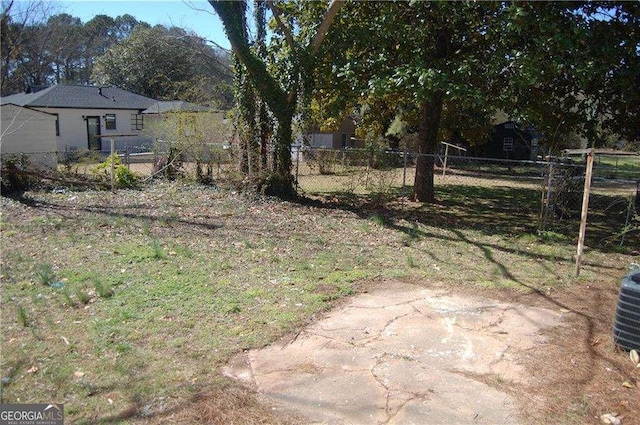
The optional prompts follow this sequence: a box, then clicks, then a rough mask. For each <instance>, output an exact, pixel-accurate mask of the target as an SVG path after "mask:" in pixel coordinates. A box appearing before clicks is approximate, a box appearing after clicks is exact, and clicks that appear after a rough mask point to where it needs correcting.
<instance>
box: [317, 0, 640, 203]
mask: <svg viewBox="0 0 640 425" xmlns="http://www.w3.org/2000/svg"><path fill="white" fill-rule="evenodd" d="M603 14H606V16H605V17H603V16H602V15H603ZM323 49H327V50H328V51H331V52H332V53H333V55H324V56H323V57H324V58H327V57H331V58H332V59H331V60H327V61H325V62H323V63H322V64H320V65H319V66H318V67H317V71H318V72H316V75H315V77H316V84H315V85H316V90H315V104H316V105H317V113H319V114H321V115H322V114H325V115H328V116H331V115H335V113H336V112H339V111H342V113H344V111H345V110H349V109H351V108H353V107H356V106H360V105H367V114H365V116H364V117H363V118H364V120H363V121H364V122H365V123H366V122H373V123H376V125H377V127H378V128H375V126H374V128H375V129H376V130H377V131H378V134H379V135H384V134H385V132H386V131H387V130H388V126H389V125H391V123H392V122H394V116H395V115H396V114H398V113H403V114H405V116H406V118H407V119H408V120H409V121H410V122H411V121H412V122H413V125H415V126H416V127H417V128H418V132H419V137H418V140H419V142H418V144H417V151H418V153H420V154H425V155H422V156H420V157H419V158H418V162H417V167H416V180H415V184H414V193H413V198H414V199H415V200H418V201H427V202H430V201H433V199H434V193H433V165H434V164H433V156H428V155H433V154H435V153H437V151H438V149H439V141H440V140H443V139H444V138H445V137H446V136H447V135H448V134H454V133H456V134H462V135H463V136H469V135H476V137H477V135H478V134H481V133H482V131H479V129H482V128H483V127H484V128H487V127H488V125H489V124H490V123H491V117H492V116H493V115H494V114H495V113H496V112H497V111H502V112H504V113H505V114H506V115H507V116H509V117H512V118H514V119H517V120H520V121H522V122H523V123H525V124H534V125H536V126H537V127H538V128H539V129H540V130H541V131H542V132H544V133H545V134H546V135H547V136H549V137H550V136H552V135H553V134H554V132H556V131H557V129H559V128H561V129H562V131H563V132H564V133H565V134H566V133H567V132H569V131H573V132H576V133H578V134H580V135H582V136H584V137H587V138H589V140H590V141H591V142H592V143H593V142H596V141H597V140H598V137H599V136H600V135H601V133H602V131H603V130H605V129H606V130H609V131H617V132H619V133H621V134H627V135H630V136H632V137H637V128H638V127H637V126H638V113H637V108H636V109H635V110H634V109H633V105H637V102H638V78H640V77H639V76H640V72H639V68H638V53H639V51H640V44H639V40H638V5H637V4H630V3H624V2H622V3H602V4H598V3H593V2H566V3H561V2H554V3H536V2H513V3H504V2H455V3H442V2H419V1H412V2H366V3H349V4H348V6H347V7H345V8H344V10H343V11H342V13H341V15H340V17H339V22H338V23H337V25H335V31H333V32H331V33H330V34H329V36H328V39H327V42H326V43H325V44H324V46H323ZM367 115H368V116H367ZM380 123H383V124H384V125H383V126H382V127H383V128H379V127H380ZM634 134H636V136H633V135H634ZM467 138H469V139H471V140H473V136H471V137H467Z"/></svg>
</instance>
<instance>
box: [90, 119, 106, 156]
mask: <svg viewBox="0 0 640 425" xmlns="http://www.w3.org/2000/svg"><path fill="white" fill-rule="evenodd" d="M87 138H88V140H89V149H90V150H97V151H99V150H100V149H102V143H100V117H87Z"/></svg>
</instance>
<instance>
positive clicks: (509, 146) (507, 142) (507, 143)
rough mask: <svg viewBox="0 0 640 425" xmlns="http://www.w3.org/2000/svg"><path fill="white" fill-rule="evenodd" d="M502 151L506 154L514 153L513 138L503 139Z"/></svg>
mask: <svg viewBox="0 0 640 425" xmlns="http://www.w3.org/2000/svg"><path fill="white" fill-rule="evenodd" d="M502 150H503V151H505V152H511V151H513V139H512V138H511V137H505V138H504V139H502Z"/></svg>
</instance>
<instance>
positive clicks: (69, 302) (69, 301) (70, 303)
mask: <svg viewBox="0 0 640 425" xmlns="http://www.w3.org/2000/svg"><path fill="white" fill-rule="evenodd" d="M62 296H63V297H64V302H65V304H66V305H67V306H68V307H75V306H76V302H75V301H74V300H73V298H72V297H71V294H70V293H69V290H68V289H66V288H65V289H64V290H63V291H62Z"/></svg>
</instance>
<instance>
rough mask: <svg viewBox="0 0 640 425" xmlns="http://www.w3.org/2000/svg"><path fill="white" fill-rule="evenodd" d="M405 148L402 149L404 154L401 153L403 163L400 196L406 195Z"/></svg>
mask: <svg viewBox="0 0 640 425" xmlns="http://www.w3.org/2000/svg"><path fill="white" fill-rule="evenodd" d="M407 157H408V155H407V149H406V148H405V150H404V154H403V159H402V162H403V165H402V197H403V198H405V197H406V196H407V193H406V190H407V159H408V158H407Z"/></svg>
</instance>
